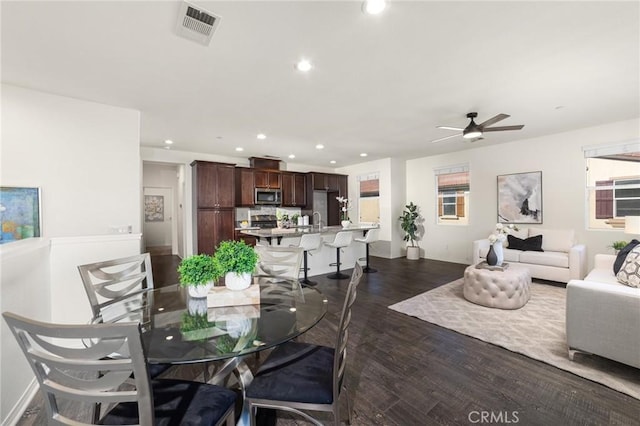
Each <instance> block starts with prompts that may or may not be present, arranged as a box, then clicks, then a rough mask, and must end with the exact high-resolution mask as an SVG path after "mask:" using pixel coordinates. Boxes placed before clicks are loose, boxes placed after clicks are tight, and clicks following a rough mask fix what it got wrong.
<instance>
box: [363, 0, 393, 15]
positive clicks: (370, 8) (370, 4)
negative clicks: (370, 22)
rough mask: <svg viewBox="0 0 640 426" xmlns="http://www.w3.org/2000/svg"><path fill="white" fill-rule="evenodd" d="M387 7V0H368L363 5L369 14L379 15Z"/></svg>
mask: <svg viewBox="0 0 640 426" xmlns="http://www.w3.org/2000/svg"><path fill="white" fill-rule="evenodd" d="M385 7H387V2H386V1H385V0H367V1H365V2H364V4H363V5H362V10H364V11H365V12H366V13H368V14H369V15H377V14H379V13H382V11H383V10H384V9H385Z"/></svg>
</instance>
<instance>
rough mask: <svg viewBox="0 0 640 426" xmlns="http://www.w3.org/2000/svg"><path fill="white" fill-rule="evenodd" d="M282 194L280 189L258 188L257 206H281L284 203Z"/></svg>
mask: <svg viewBox="0 0 640 426" xmlns="http://www.w3.org/2000/svg"><path fill="white" fill-rule="evenodd" d="M281 197H282V193H281V192H280V190H279V189H264V188H256V198H255V200H254V201H255V204H256V205H269V206H279V205H280V204H281V202H282V198H281Z"/></svg>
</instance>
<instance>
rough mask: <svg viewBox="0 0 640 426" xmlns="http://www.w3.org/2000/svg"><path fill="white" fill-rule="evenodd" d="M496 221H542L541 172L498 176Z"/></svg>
mask: <svg viewBox="0 0 640 426" xmlns="http://www.w3.org/2000/svg"><path fill="white" fill-rule="evenodd" d="M498 223H542V172H527V173H514V174H510V175H500V176H498Z"/></svg>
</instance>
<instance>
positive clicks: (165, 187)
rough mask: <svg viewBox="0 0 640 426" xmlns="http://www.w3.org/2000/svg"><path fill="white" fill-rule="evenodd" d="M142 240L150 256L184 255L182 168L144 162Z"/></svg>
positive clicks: (174, 165)
mask: <svg viewBox="0 0 640 426" xmlns="http://www.w3.org/2000/svg"><path fill="white" fill-rule="evenodd" d="M142 169H143V171H142V186H143V188H142V189H143V191H142V192H143V195H142V198H143V200H142V201H143V206H142V207H143V208H142V211H143V213H142V214H143V217H142V225H143V226H142V230H143V234H142V239H143V245H144V250H145V252H148V253H151V255H178V256H180V257H183V256H184V246H185V244H184V241H183V240H184V227H185V224H184V214H183V211H182V206H183V205H184V165H182V164H167V163H150V162H144V163H143V168H142Z"/></svg>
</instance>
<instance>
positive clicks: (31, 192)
mask: <svg viewBox="0 0 640 426" xmlns="http://www.w3.org/2000/svg"><path fill="white" fill-rule="evenodd" d="M0 221H1V222H2V232H1V233H0V244H6V243H10V242H13V241H17V240H24V239H25V238H34V237H40V236H41V232H42V222H41V213H40V188H26V187H12V186H2V187H0Z"/></svg>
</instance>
